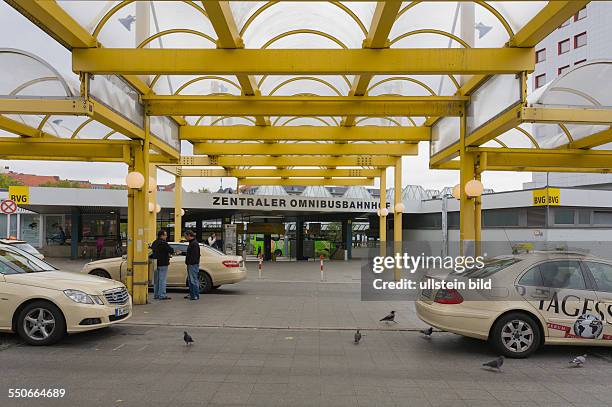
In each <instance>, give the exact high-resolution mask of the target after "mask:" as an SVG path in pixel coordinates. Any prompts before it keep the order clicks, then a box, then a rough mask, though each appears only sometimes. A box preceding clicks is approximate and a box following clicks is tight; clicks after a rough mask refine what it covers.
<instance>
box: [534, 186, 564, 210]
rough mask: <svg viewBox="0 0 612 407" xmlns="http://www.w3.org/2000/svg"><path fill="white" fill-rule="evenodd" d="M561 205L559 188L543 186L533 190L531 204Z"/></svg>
mask: <svg viewBox="0 0 612 407" xmlns="http://www.w3.org/2000/svg"><path fill="white" fill-rule="evenodd" d="M546 205H550V206H559V205H561V190H560V189H559V188H544V189H536V190H534V191H533V206H546Z"/></svg>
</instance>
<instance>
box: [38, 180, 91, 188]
mask: <svg viewBox="0 0 612 407" xmlns="http://www.w3.org/2000/svg"><path fill="white" fill-rule="evenodd" d="M40 186H41V187H52V188H83V184H82V183H81V182H78V181H70V180H67V179H60V180H58V181H49V182H44V183H42V184H40Z"/></svg>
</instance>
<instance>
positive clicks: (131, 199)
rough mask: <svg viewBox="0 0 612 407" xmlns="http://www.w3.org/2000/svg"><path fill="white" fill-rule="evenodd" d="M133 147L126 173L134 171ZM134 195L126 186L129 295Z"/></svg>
mask: <svg viewBox="0 0 612 407" xmlns="http://www.w3.org/2000/svg"><path fill="white" fill-rule="evenodd" d="M134 150H135V149H134V148H130V161H131V162H130V165H129V166H128V173H130V172H132V171H134V170H135V169H134V161H135V154H136V152H135V151H134ZM134 195H135V190H134V189H131V188H128V209H127V273H126V277H125V285H126V286H127V289H128V291H129V293H130V294H131V295H134V286H133V283H134V268H133V264H134V236H135V234H134V205H135V202H134Z"/></svg>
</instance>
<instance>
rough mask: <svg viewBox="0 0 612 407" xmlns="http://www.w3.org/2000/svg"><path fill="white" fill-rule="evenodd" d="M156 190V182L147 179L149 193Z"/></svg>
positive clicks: (153, 179)
mask: <svg viewBox="0 0 612 407" xmlns="http://www.w3.org/2000/svg"><path fill="white" fill-rule="evenodd" d="M156 190H157V180H156V179H155V178H153V177H149V192H155V191H156Z"/></svg>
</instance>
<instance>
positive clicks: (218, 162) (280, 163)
mask: <svg viewBox="0 0 612 407" xmlns="http://www.w3.org/2000/svg"><path fill="white" fill-rule="evenodd" d="M394 163H395V157H391V156H368V155H356V156H342V157H328V156H308V157H303V156H300V157H298V156H282V157H268V156H208V157H201V156H182V157H181V159H180V161H179V165H181V166H219V167H247V166H256V167H288V166H300V167H389V166H391V165H393V164H394Z"/></svg>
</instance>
